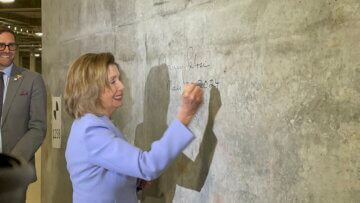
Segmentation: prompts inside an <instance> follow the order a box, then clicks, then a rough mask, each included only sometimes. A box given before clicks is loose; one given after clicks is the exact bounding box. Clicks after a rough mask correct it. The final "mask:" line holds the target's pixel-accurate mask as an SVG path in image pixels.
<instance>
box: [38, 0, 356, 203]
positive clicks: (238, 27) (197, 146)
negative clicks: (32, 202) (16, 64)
mask: <svg viewBox="0 0 360 203" xmlns="http://www.w3.org/2000/svg"><path fill="white" fill-rule="evenodd" d="M42 8H43V16H42V19H43V33H44V37H43V64H42V67H43V74H44V76H45V80H46V84H47V87H48V92H49V97H50V96H61V95H62V94H63V87H64V79H65V75H66V71H67V69H68V66H69V65H70V64H71V63H72V62H73V60H74V59H76V58H77V57H78V56H80V55H81V54H83V53H86V52H103V51H110V52H112V53H114V54H115V56H116V59H117V61H118V62H119V64H120V65H121V67H122V71H123V76H124V77H123V80H124V83H125V86H126V88H127V89H126V98H125V105H124V106H123V107H122V109H121V110H119V111H118V112H117V113H116V115H115V116H114V118H113V119H114V122H115V123H116V124H117V125H118V126H119V127H120V128H121V129H122V131H123V132H124V133H125V134H126V136H127V138H128V139H129V142H131V143H134V144H136V145H137V146H139V147H141V148H143V149H148V148H149V144H150V143H151V142H152V141H153V140H155V139H157V138H159V136H160V134H161V133H162V132H163V130H164V129H166V126H167V124H168V123H169V122H170V121H171V120H172V119H173V118H174V116H175V113H176V110H177V106H178V104H179V97H180V94H181V89H182V87H183V84H184V83H187V82H202V83H203V88H204V90H205V92H206V94H205V102H204V105H203V107H202V109H201V111H200V112H199V113H198V115H197V116H196V118H195V120H194V122H193V123H192V125H191V126H190V128H191V129H192V130H193V132H194V133H195V134H196V136H197V139H196V140H195V142H193V143H192V144H191V146H190V147H189V148H187V149H186V150H185V151H184V153H183V154H181V156H180V157H179V158H178V159H177V160H176V161H175V163H174V164H173V165H172V166H171V167H170V168H169V169H168V170H167V172H166V173H165V174H164V175H163V176H162V177H161V178H160V179H159V180H157V181H156V184H154V186H153V187H152V188H150V190H148V191H144V192H143V193H142V194H140V195H139V197H140V198H141V199H142V200H143V202H171V201H173V202H214V203H218V202H360V125H359V124H360V57H359V56H360V46H359V41H360V1H358V0H342V1H337V0H316V1H314V0H298V1H281V0H271V1H270V0H191V1H190V0H168V1H165V0H152V1H133V0H102V1H96V0H86V1H85V0H84V1H81V0H78V1H74V0H61V1H45V0H43V1H42ZM62 120H63V129H62V130H63V134H62V135H63V141H62V144H63V148H62V149H53V148H52V147H51V139H50V138H51V136H50V135H51V132H50V130H49V133H48V135H49V136H48V137H47V138H46V141H45V144H44V146H43V148H42V150H43V151H42V175H43V178H42V183H43V184H42V201H43V202H46V203H47V202H51V203H57V202H59V203H63V202H70V201H71V192H72V188H71V183H70V181H69V176H68V173H67V172H66V163H65V159H64V151H65V145H66V140H67V135H68V132H69V127H70V124H71V122H72V120H71V119H70V117H69V116H68V115H67V114H66V113H65V112H63V116H62ZM49 123H50V124H51V122H50V120H49ZM49 129H51V126H49Z"/></svg>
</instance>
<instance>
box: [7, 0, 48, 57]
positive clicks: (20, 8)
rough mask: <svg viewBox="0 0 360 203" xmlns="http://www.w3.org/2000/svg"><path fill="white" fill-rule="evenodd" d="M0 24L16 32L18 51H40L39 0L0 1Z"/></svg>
mask: <svg viewBox="0 0 360 203" xmlns="http://www.w3.org/2000/svg"><path fill="white" fill-rule="evenodd" d="M0 25H3V26H7V27H9V26H10V29H12V30H14V31H15V32H16V34H17V36H16V37H17V38H16V41H17V44H19V49H20V52H31V51H32V52H40V51H41V36H39V35H38V33H41V0H15V2H13V3H0Z"/></svg>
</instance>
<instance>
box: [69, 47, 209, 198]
mask: <svg viewBox="0 0 360 203" xmlns="http://www.w3.org/2000/svg"><path fill="white" fill-rule="evenodd" d="M120 78H121V76H120V71H119V66H118V65H117V64H116V63H115V61H114V56H113V55H112V54H111V53H98V54H95V53H89V54H85V55H83V56H81V57H79V58H78V59H77V60H76V61H75V62H74V63H73V64H72V65H71V66H70V68H69V71H68V75H67V79H66V84H65V94H64V97H65V108H66V110H67V112H68V113H69V114H70V115H71V116H72V117H74V118H75V120H74V122H73V124H72V127H71V131H70V135H69V139H68V143H67V147H66V154H65V156H66V161H67V169H68V171H69V174H70V178H71V182H72V185H73V202H74V203H90V202H94V203H95V202H96V203H97V202H99V203H100V202H101V203H102V202H104V203H105V202H106V203H107V202H109V203H110V202H111V203H114V202H125V203H137V196H136V187H137V186H138V182H139V181H138V180H141V179H143V180H152V179H155V178H157V177H158V176H159V175H160V174H161V173H162V172H163V171H164V170H165V169H166V167H167V166H168V165H169V164H170V163H171V162H172V161H173V160H174V159H175V158H176V156H178V155H179V154H180V153H181V152H182V150H183V149H184V148H185V147H186V146H187V145H188V144H189V143H190V142H191V141H192V140H193V139H194V136H193V134H192V133H191V132H190V131H189V129H188V128H187V127H186V126H187V125H188V124H189V123H190V121H191V120H192V118H193V116H194V114H195V113H196V112H197V110H198V109H199V107H200V105H201V103H202V101H203V91H202V90H201V89H200V88H199V87H198V86H196V85H194V84H190V85H187V86H185V88H184V92H183V94H182V97H181V105H180V108H179V112H178V114H177V117H176V119H175V120H174V121H173V122H172V123H171V124H170V125H169V128H168V129H167V131H166V132H165V133H164V135H163V136H162V138H161V139H159V140H158V141H156V142H154V143H153V144H152V147H151V150H150V151H142V150H140V149H139V148H137V147H135V146H133V145H131V144H129V143H128V142H127V141H126V139H125V137H124V136H123V134H122V133H121V132H120V130H119V129H118V128H117V127H116V126H115V125H114V124H113V123H112V121H111V120H110V118H111V115H112V114H113V112H114V111H115V110H116V109H118V108H119V107H120V106H121V105H122V104H123V96H124V89H125V88H124V85H123V83H122V82H121V79H120Z"/></svg>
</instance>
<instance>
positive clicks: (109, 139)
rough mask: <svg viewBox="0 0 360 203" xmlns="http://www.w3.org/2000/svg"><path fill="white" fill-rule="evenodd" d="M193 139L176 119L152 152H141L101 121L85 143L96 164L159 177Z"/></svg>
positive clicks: (86, 136)
mask: <svg viewBox="0 0 360 203" xmlns="http://www.w3.org/2000/svg"><path fill="white" fill-rule="evenodd" d="M193 139H194V136H193V135H192V133H191V132H190V131H189V130H188V129H187V128H186V127H185V126H184V125H183V124H182V123H181V122H180V121H178V120H175V121H173V122H172V124H171V125H170V127H169V128H168V129H167V130H166V132H165V133H164V135H163V137H162V138H161V139H160V140H158V141H155V142H154V143H153V144H152V145H151V150H150V151H141V150H140V149H139V148H137V147H135V146H133V145H131V144H129V143H128V142H127V141H126V140H125V139H123V138H121V137H119V136H117V135H116V134H115V132H113V131H112V130H111V129H110V128H109V127H107V126H106V125H101V124H100V125H90V127H88V128H86V130H85V137H84V144H85V147H86V150H87V152H88V156H89V161H90V162H91V163H92V164H95V165H99V166H101V167H104V168H106V169H108V170H111V171H114V172H117V173H120V174H124V175H128V176H133V177H138V178H142V179H145V180H151V179H154V178H157V177H158V176H159V175H160V174H161V172H162V171H164V170H165V169H166V167H167V166H168V165H169V164H170V163H171V162H172V161H173V160H174V159H175V158H176V156H177V155H178V154H179V153H181V152H182V150H183V149H184V148H185V147H186V146H187V145H188V144H189V143H190V142H191V141H192V140H193Z"/></svg>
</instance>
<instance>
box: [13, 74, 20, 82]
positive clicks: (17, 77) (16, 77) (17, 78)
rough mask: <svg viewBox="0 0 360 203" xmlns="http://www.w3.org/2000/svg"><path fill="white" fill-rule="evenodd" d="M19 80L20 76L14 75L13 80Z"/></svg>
mask: <svg viewBox="0 0 360 203" xmlns="http://www.w3.org/2000/svg"><path fill="white" fill-rule="evenodd" d="M20 78H22V75H16V76H15V78H14V80H15V81H16V80H19V79H20Z"/></svg>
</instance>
